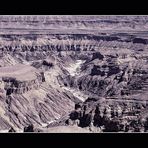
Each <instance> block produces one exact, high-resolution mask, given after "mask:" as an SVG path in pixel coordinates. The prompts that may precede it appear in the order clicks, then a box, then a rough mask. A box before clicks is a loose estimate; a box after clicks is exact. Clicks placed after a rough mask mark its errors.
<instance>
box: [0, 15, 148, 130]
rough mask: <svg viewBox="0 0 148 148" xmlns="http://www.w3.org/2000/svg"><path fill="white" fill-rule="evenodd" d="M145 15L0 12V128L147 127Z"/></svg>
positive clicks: (147, 80)
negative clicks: (31, 14)
mask: <svg viewBox="0 0 148 148" xmlns="http://www.w3.org/2000/svg"><path fill="white" fill-rule="evenodd" d="M147 29H148V16H97V15H96V16H89V15H88V16H81V15H79V16H77V15H75V16H70V15H65V16H62V15H61V16H56V15H53V16H52V15H50V16H21V15H20V16H19V15H18V16H7V15H5V16H0V131H1V132H10V131H15V132H24V131H27V129H28V131H29V127H30V126H32V128H33V129H32V132H49V133H50V132H78V133H79V132H147V130H148V104H147V101H148V98H147V97H148V35H147V31H146V30H147Z"/></svg>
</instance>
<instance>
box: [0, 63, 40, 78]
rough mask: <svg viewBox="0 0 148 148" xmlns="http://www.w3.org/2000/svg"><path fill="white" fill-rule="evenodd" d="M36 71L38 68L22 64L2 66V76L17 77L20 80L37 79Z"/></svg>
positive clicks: (0, 69) (0, 70) (0, 71)
mask: <svg viewBox="0 0 148 148" xmlns="http://www.w3.org/2000/svg"><path fill="white" fill-rule="evenodd" d="M36 72H37V69H36V68H34V67H32V66H29V65H22V64H17V65H13V66H7V67H0V77H11V78H16V79H17V80H19V81H29V80H34V79H36Z"/></svg>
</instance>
